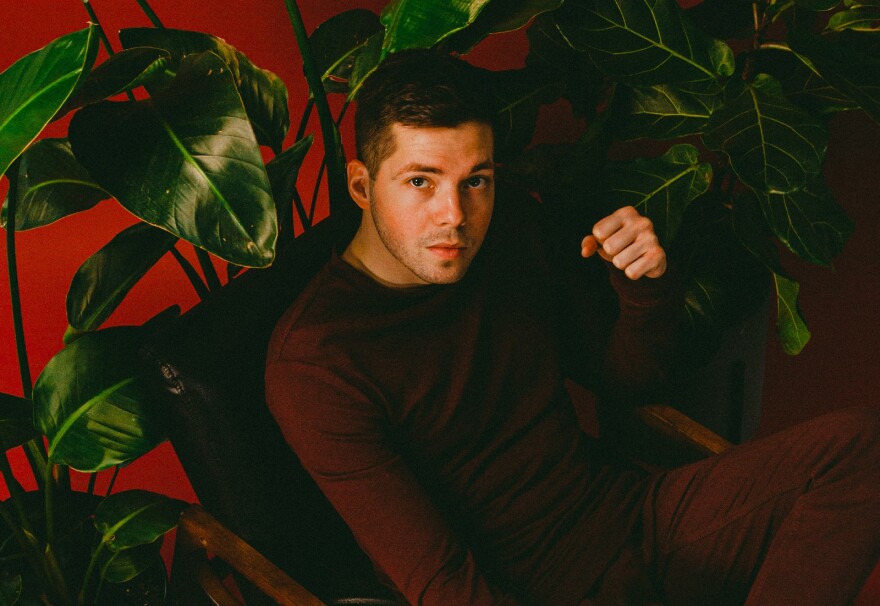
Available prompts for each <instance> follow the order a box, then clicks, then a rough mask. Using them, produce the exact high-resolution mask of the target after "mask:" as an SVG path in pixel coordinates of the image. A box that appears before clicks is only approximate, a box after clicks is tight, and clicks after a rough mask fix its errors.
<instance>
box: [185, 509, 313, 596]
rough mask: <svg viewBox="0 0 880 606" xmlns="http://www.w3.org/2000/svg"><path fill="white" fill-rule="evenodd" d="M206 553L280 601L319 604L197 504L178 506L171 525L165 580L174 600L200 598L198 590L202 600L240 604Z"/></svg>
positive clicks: (307, 592)
mask: <svg viewBox="0 0 880 606" xmlns="http://www.w3.org/2000/svg"><path fill="white" fill-rule="evenodd" d="M209 553H210V554H213V555H214V556H215V557H217V558H219V559H221V560H222V561H224V562H226V564H228V565H229V566H230V567H231V568H232V569H234V570H235V571H236V572H238V573H239V574H241V576H242V577H244V578H245V579H247V580H248V581H250V582H251V583H252V584H253V585H254V586H255V587H257V588H258V589H259V590H260V591H262V592H263V593H265V594H266V595H267V596H269V597H270V598H272V599H273V600H275V601H276V602H277V603H278V604H280V605H281V606H324V603H323V602H321V601H320V600H319V599H318V598H316V597H315V596H314V595H312V594H311V593H309V591H307V590H306V589H305V588H304V587H303V586H302V585H300V584H299V583H297V582H296V581H294V580H293V579H291V578H290V577H289V576H287V574H285V573H284V572H283V571H282V570H281V569H280V568H278V567H277V566H275V565H274V564H273V563H272V562H270V561H269V560H267V559H266V558H265V557H264V556H263V555H262V554H260V553H259V552H258V551H257V550H255V549H254V548H253V547H251V546H250V545H248V544H247V543H246V542H245V541H244V540H242V539H241V537H239V536H238V535H236V534H235V533H233V532H232V531H230V530H229V529H228V528H226V527H225V526H223V525H222V524H221V523H220V522H218V521H217V520H216V519H214V517H213V516H211V515H210V514H209V513H208V512H207V511H205V510H204V509H203V508H202V507H200V506H198V505H192V506H190V507H189V508H188V509H186V510H185V511H184V512H183V514H182V515H181V518H180V524H179V526H178V530H177V542H176V545H175V551H174V565H173V567H172V579H171V582H172V587H173V590H174V595H175V599H176V600H177V601H178V603H179V604H186V605H187V606H190V605H191V604H196V603H199V602H198V601H197V600H198V599H199V598H197V597H195V596H196V595H197V594H201V599H202V600H204V596H208V598H209V599H210V600H211V601H210V602H207V603H213V604H217V605H218V606H239V605H240V602H239V601H238V600H237V599H236V598H235V597H234V596H233V595H232V593H231V592H230V591H229V590H228V589H227V588H226V587H225V586H224V585H223V583H222V581H221V580H220V579H219V578H218V577H217V575H216V574H214V572H213V570H211V567H210V565H209V564H208V554H209Z"/></svg>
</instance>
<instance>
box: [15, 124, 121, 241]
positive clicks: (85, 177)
mask: <svg viewBox="0 0 880 606" xmlns="http://www.w3.org/2000/svg"><path fill="white" fill-rule="evenodd" d="M17 193H18V198H17V199H16V205H15V229H16V230H17V231H23V230H26V229H32V228H34V227H42V226H43V225H48V224H49V223H52V222H54V221H57V220H58V219H61V218H64V217H66V216H68V215H72V214H74V213H78V212H81V211H84V210H88V209H90V208H92V207H93V206H95V204H97V203H98V202H100V201H101V200H104V199H106V198H109V197H110V194H108V193H107V192H106V191H104V190H103V189H101V186H100V185H98V184H97V183H95V181H94V180H93V179H92V178H91V177H90V176H89V173H88V171H87V170H86V169H85V168H83V166H82V165H81V164H80V163H79V162H78V161H77V159H76V158H75V157H74V155H73V152H72V151H71V149H70V142H69V141H67V139H41V140H40V141H36V142H35V143H34V144H33V145H31V146H30V147H29V148H28V149H27V151H25V152H24V154H22V156H21V160H20V163H19V166H18V188H17ZM8 205H9V198H8V196H7V199H6V201H5V202H4V203H3V209H2V211H0V225H2V226H3V227H6V222H7V219H8V217H7V214H8Z"/></svg>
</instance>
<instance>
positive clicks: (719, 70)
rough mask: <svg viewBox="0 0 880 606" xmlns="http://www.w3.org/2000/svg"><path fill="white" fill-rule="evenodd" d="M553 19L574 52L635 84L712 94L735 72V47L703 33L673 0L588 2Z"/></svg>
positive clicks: (569, 7)
mask: <svg viewBox="0 0 880 606" xmlns="http://www.w3.org/2000/svg"><path fill="white" fill-rule="evenodd" d="M554 15H555V17H556V23H557V24H558V26H559V29H560V31H561V32H562V34H563V35H564V36H565V37H566V39H567V40H568V42H569V44H571V46H572V47H573V48H576V49H579V50H583V51H586V52H587V53H589V55H590V57H591V58H592V59H593V61H594V62H595V63H596V65H597V66H598V67H599V69H600V70H602V72H604V73H605V74H606V75H608V76H609V77H611V78H612V79H614V80H618V81H621V82H625V83H627V84H630V85H632V86H653V85H655V84H677V85H678V87H679V88H681V89H684V90H690V91H694V92H710V91H713V90H719V89H720V83H721V81H722V80H723V79H725V78H727V77H729V76H730V75H731V74H733V70H734V57H733V52H732V51H731V50H730V48H729V47H728V46H727V45H726V44H725V43H723V42H721V41H720V40H715V39H713V38H710V37H708V36H707V35H705V34H703V33H702V32H701V31H700V30H699V29H698V28H697V27H695V26H694V25H693V24H692V23H691V22H690V20H689V19H688V18H687V16H686V15H685V14H684V13H683V11H682V10H681V9H679V8H678V6H677V5H676V3H675V2H674V0H654V1H653V2H645V1H644V0H585V1H584V2H576V3H566V4H564V5H563V6H562V8H561V9H560V10H558V11H556V12H555V13H554Z"/></svg>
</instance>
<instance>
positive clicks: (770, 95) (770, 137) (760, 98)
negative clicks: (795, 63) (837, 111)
mask: <svg viewBox="0 0 880 606" xmlns="http://www.w3.org/2000/svg"><path fill="white" fill-rule="evenodd" d="M703 141H704V142H705V143H706V145H707V146H708V147H709V148H711V149H714V150H719V151H723V152H724V153H726V154H727V155H728V156H729V157H730V163H731V166H732V167H733V170H734V171H735V172H736V174H737V176H738V177H739V178H740V180H742V181H743V183H746V184H747V185H749V186H751V187H753V188H755V189H757V190H760V191H764V192H773V193H787V192H791V191H794V190H796V189H799V188H802V187H804V186H805V185H806V184H807V183H808V182H810V181H813V180H814V179H815V178H816V177H817V176H818V175H819V174H820V173H821V170H822V160H823V158H824V157H825V149H826V147H827V145H828V132H827V129H826V128H825V126H824V125H823V124H822V123H821V122H819V121H818V120H817V119H816V118H814V117H813V116H811V115H810V114H808V113H807V112H805V111H804V110H802V109H800V108H798V107H797V106H795V105H794V104H792V103H791V102H790V101H789V100H788V99H786V98H785V96H784V95H783V94H782V87H781V86H780V84H779V82H778V81H777V80H776V79H775V78H773V77H772V76H768V75H767V74H759V75H758V76H757V77H756V78H755V81H754V83H752V84H751V85H749V86H745V87H744V88H743V90H742V92H740V93H739V94H738V95H734V97H733V98H732V99H730V100H729V101H727V102H726V103H725V104H724V106H723V107H722V108H721V109H719V110H717V111H716V112H715V113H714V114H712V117H711V118H710V120H709V124H708V126H707V128H706V132H705V133H704V134H703Z"/></svg>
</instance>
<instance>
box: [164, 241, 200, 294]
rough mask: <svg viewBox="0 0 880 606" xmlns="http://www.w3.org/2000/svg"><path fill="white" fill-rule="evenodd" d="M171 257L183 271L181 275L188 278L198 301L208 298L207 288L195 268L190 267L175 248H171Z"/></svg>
mask: <svg viewBox="0 0 880 606" xmlns="http://www.w3.org/2000/svg"><path fill="white" fill-rule="evenodd" d="M171 256H173V257H174V260H175V261H177V264H178V265H180V268H181V269H183V273H185V274H186V277H187V278H189V282H190V284H192V287H193V288H194V289H195V291H196V294H197V295H198V296H199V299H204V298H205V297H207V296H208V287H207V286H205V283H204V282H202V278H201V277H200V276H199V272H197V271H196V268H195V267H193V266H192V264H191V263H190V262H189V261H187V260H186V257H184V256H183V255H182V254H180V251H179V250H177V248H176V247H174V246H172V247H171Z"/></svg>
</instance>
